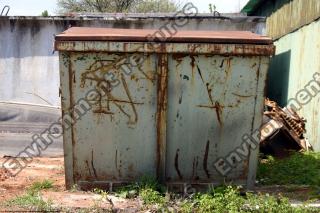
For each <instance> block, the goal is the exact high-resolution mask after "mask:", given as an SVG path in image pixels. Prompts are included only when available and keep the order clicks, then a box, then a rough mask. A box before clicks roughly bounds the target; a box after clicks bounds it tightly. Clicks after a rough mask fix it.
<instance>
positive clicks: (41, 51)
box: [0, 15, 265, 106]
mask: <svg viewBox="0 0 320 213" xmlns="http://www.w3.org/2000/svg"><path fill="white" fill-rule="evenodd" d="M169 21H170V19H168V18H163V17H146V16H144V17H143V18H130V17H126V18H122V19H121V20H114V19H110V17H109V18H101V17H100V18H65V17H64V18H63V17H49V18H41V17H0V79H1V83H0V101H8V102H23V103H31V104H43V105H51V106H60V98H59V62H58V57H57V53H54V54H53V52H52V51H53V42H54V36H53V35H54V34H58V33H60V32H62V31H64V30H65V29H67V28H68V27H69V26H95V27H115V28H150V29H152V28H153V29H157V28H159V27H161V26H162V25H164V24H166V23H168V22H169ZM182 29H188V30H248V31H253V32H256V33H259V34H264V32H265V20H264V19H263V18H257V17H238V18H235V17H233V18H232V19H221V18H219V19H217V18H214V17H212V15H211V16H208V15H200V17H195V18H189V23H188V24H187V25H186V26H184V27H183V28H182Z"/></svg>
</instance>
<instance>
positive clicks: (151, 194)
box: [139, 188, 166, 205]
mask: <svg viewBox="0 0 320 213" xmlns="http://www.w3.org/2000/svg"><path fill="white" fill-rule="evenodd" d="M139 195H140V197H141V199H142V200H143V203H144V204H145V205H153V204H160V205H163V204H165V202H166V199H165V197H164V196H163V195H162V194H161V193H160V192H158V191H155V190H153V189H151V188H146V189H142V190H141V191H140V194H139Z"/></svg>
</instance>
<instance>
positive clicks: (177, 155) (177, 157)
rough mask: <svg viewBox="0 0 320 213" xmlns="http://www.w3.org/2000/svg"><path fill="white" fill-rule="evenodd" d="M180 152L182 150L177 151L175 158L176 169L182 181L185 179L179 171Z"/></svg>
mask: <svg viewBox="0 0 320 213" xmlns="http://www.w3.org/2000/svg"><path fill="white" fill-rule="evenodd" d="M179 151H180V149H177V151H176V156H175V158H174V167H175V169H176V172H177V174H178V176H179V178H180V179H181V180H182V178H183V177H182V175H181V172H180V170H179Z"/></svg>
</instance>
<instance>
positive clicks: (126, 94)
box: [69, 53, 157, 183]
mask: <svg viewBox="0 0 320 213" xmlns="http://www.w3.org/2000/svg"><path fill="white" fill-rule="evenodd" d="M135 56H137V55H135ZM135 56H133V55H132V54H131V55H130V54H124V53H122V54H108V53H72V54H71V57H70V70H69V71H70V73H71V74H70V75H71V77H70V84H71V85H72V87H71V92H70V100H71V102H72V103H73V104H76V103H77V102H78V100H80V99H81V98H84V96H87V95H88V94H95V91H99V93H98V94H100V95H98V96H95V95H89V97H91V98H89V99H88V100H90V101H89V103H90V106H91V109H90V110H87V112H86V113H85V115H83V116H82V117H81V118H80V119H79V121H78V122H76V123H75V124H74V125H73V129H72V134H73V141H72V143H73V171H74V172H73V174H74V177H73V178H74V181H75V183H77V182H79V181H90V182H91V181H125V182H126V181H132V180H136V179H138V178H139V177H141V176H142V175H155V174H156V172H155V168H156V160H155V156H156V109H157V107H156V101H157V99H156V97H157V96H156V95H157V92H156V85H157V84H156V81H157V80H156V69H157V68H156V65H157V64H156V55H152V54H150V55H145V56H144V55H142V54H140V55H138V57H135ZM129 59H131V60H132V61H128V60H129ZM138 59H143V60H144V61H143V62H142V63H141V64H140V65H139V66H133V65H132V64H134V63H133V62H134V61H135V60H138ZM89 91H91V92H92V93H91V92H90V93H88V92H89ZM73 112H74V114H75V116H76V115H77V113H78V111H77V110H76V109H74V110H73ZM78 114H79V113H78Z"/></svg>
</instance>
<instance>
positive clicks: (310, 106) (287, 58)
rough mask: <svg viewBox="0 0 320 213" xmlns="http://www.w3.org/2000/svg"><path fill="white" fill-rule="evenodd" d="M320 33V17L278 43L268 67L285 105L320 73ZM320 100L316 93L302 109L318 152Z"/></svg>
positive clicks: (275, 90) (278, 97)
mask: <svg viewBox="0 0 320 213" xmlns="http://www.w3.org/2000/svg"><path fill="white" fill-rule="evenodd" d="M319 3H320V1H319ZM318 5H320V4H318ZM319 35H320V20H318V21H315V22H313V23H311V24H310V25H308V26H305V27H303V28H301V29H299V30H297V31H296V32H294V33H291V34H288V35H286V36H283V37H282V38H280V39H279V40H277V41H276V42H275V45H276V47H277V48H276V56H274V58H273V59H272V63H271V65H270V69H269V73H270V74H269V75H270V76H269V84H268V90H269V93H271V94H273V96H274V97H272V98H275V100H276V101H279V102H281V103H283V105H285V103H284V102H285V101H287V100H288V99H290V98H296V95H297V92H298V91H299V90H302V89H304V88H305V86H306V85H307V84H308V83H309V82H310V81H311V80H312V79H314V78H313V75H314V74H315V73H316V72H318V73H320V60H319V58H320V39H319ZM282 73H285V75H282ZM278 79H281V80H280V81H279V80H278ZM314 89H315V90H316V88H314ZM319 103H320V97H319V94H317V96H315V97H314V98H312V100H311V102H310V103H307V104H305V105H303V106H302V109H301V110H300V111H299V113H300V114H301V115H302V116H303V117H305V118H306V119H307V124H306V129H307V137H308V139H309V141H310V143H311V144H312V145H313V147H314V149H315V150H316V151H320V122H319V120H320V113H319Z"/></svg>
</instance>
